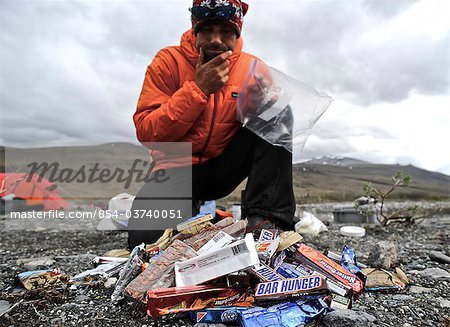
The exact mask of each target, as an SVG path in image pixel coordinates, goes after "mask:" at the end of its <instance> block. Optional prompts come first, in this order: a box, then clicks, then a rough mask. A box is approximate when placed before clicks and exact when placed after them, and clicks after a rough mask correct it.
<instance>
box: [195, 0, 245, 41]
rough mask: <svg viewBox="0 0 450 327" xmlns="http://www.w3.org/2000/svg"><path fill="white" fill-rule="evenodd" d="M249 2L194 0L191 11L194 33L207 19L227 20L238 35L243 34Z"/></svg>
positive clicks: (236, 0) (238, 0)
mask: <svg viewBox="0 0 450 327" xmlns="http://www.w3.org/2000/svg"><path fill="white" fill-rule="evenodd" d="M247 10H248V4H246V3H245V2H242V1H240V0H194V2H193V4H192V8H190V9H189V11H190V12H191V22H192V28H193V29H194V33H195V34H197V32H198V30H199V29H200V27H201V26H202V25H203V24H204V23H205V22H207V21H211V20H220V21H225V22H227V24H229V25H230V26H231V27H233V28H234V29H235V30H236V34H237V37H239V36H240V35H241V29H242V23H243V22H244V15H245V14H246V13H247Z"/></svg>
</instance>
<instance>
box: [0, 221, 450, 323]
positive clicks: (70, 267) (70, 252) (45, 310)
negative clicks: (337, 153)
mask: <svg viewBox="0 0 450 327" xmlns="http://www.w3.org/2000/svg"><path fill="white" fill-rule="evenodd" d="M339 227H340V226H339V225H332V226H331V227H330V228H329V230H328V231H327V232H323V233H321V234H320V235H319V236H317V237H307V238H305V241H306V242H307V243H308V244H309V245H312V246H314V247H315V248H317V249H319V250H325V249H330V250H333V251H335V252H339V251H340V250H341V249H342V247H343V246H344V245H345V244H348V245H350V246H352V247H353V248H354V249H355V251H356V253H357V255H358V259H359V261H361V262H363V263H366V264H369V265H370V266H372V267H374V266H392V267H393V266H399V267H401V268H402V269H403V271H405V272H406V274H407V276H408V278H409V279H410V281H411V285H410V286H409V287H408V288H407V289H406V290H404V291H402V292H390V293H363V295H362V296H361V297H360V299H359V300H358V301H356V302H355V303H354V306H353V312H352V314H351V315H350V314H349V313H343V315H344V316H346V317H347V318H346V319H350V320H349V321H350V325H349V326H370V325H375V326H403V327H410V326H449V325H450V318H449V317H450V301H449V294H450V273H449V271H450V265H449V264H443V263H438V262H435V261H433V260H431V259H430V258H429V257H428V253H429V252H430V251H438V252H441V253H444V254H447V255H449V254H450V249H449V244H450V239H449V238H450V237H449V233H448V230H449V229H450V228H449V227H450V217H440V218H437V217H435V218H430V219H428V220H427V221H426V222H425V223H422V224H419V225H412V226H405V225H397V226H388V227H381V226H367V228H366V230H367V233H366V237H364V238H362V239H356V240H355V239H349V238H344V237H342V236H340V234H339ZM125 244H126V233H124V232H98V231H7V232H6V231H3V232H2V237H1V241H0V251H1V252H0V253H1V256H0V290H1V291H0V292H1V293H0V312H2V311H3V309H6V308H8V307H10V306H14V305H15V306H14V307H13V308H12V310H10V311H9V312H8V313H7V314H5V315H3V317H1V318H0V326H110V327H112V326H128V325H133V326H153V325H155V326H156V325H165V326H191V325H192V324H190V323H187V322H175V321H168V322H164V324H162V323H155V322H154V321H152V320H150V319H149V318H147V317H145V316H142V314H140V313H139V312H137V311H136V310H134V309H133V307H132V305H131V304H129V303H121V304H120V305H119V306H113V305H112V304H111V303H110V295H111V293H112V290H113V288H105V287H104V285H97V286H91V287H85V288H78V289H77V290H69V289H68V288H67V287H64V284H63V285H61V286H58V287H54V288H51V289H49V290H47V291H45V292H44V291H40V292H35V291H28V292H25V293H24V292H14V291H13V287H12V285H13V284H14V276H15V275H16V274H17V273H19V272H23V271H27V270H30V269H29V268H30V265H32V264H33V262H31V263H30V262H26V261H24V260H21V259H29V258H46V260H44V261H43V263H42V264H43V265H44V266H36V267H35V268H53V267H58V268H60V269H61V271H62V272H64V273H65V274H67V275H69V276H73V275H75V274H77V273H80V272H82V271H84V270H87V269H90V268H92V264H91V260H92V258H93V257H94V256H96V255H102V254H104V253H105V252H107V251H108V250H111V249H117V248H123V247H124V246H125ZM48 260H50V261H48ZM45 261H47V262H45ZM436 268H437V269H436ZM351 316H355V317H356V318H351ZM339 319H340V317H339V312H337V313H336V314H335V315H330V316H329V319H325V321H324V324H326V325H327V326H333V325H334V326H346V324H345V322H342V321H340V320H339ZM351 319H353V320H351ZM346 323H349V322H348V321H347V322H346Z"/></svg>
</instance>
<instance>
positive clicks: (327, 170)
mask: <svg viewBox="0 0 450 327" xmlns="http://www.w3.org/2000/svg"><path fill="white" fill-rule="evenodd" d="M344 162H349V163H350V162H353V163H352V164H346V165H344V164H342V161H341V164H337V163H333V164H323V163H321V164H317V163H309V162H305V163H300V164H295V165H294V167H293V168H294V169H293V171H294V172H293V174H294V184H295V191H296V196H297V199H298V200H299V199H302V202H323V201H350V200H353V199H354V198H356V197H358V196H360V195H362V185H363V182H364V181H367V182H371V183H372V184H373V185H374V186H375V187H378V188H381V189H383V190H386V189H388V188H389V186H390V185H392V176H394V175H395V173H396V172H398V171H402V172H404V173H406V174H408V175H410V176H411V177H412V182H411V185H410V186H409V187H404V188H397V189H396V191H395V192H393V193H392V196H391V197H390V198H392V199H394V198H395V199H405V200H406V199H408V200H419V199H421V200H450V176H447V175H445V174H441V173H438V172H432V171H428V170H424V169H421V168H417V167H415V166H412V165H406V166H403V165H398V164H397V165H382V164H371V163H365V162H363V161H359V160H355V159H350V158H345V160H344Z"/></svg>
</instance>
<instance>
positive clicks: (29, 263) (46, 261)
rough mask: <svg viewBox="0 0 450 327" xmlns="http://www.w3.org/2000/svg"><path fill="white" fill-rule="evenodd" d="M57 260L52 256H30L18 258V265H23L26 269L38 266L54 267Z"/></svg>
mask: <svg viewBox="0 0 450 327" xmlns="http://www.w3.org/2000/svg"><path fill="white" fill-rule="evenodd" d="M54 263H55V260H53V259H52V258H50V257H41V258H29V259H19V260H17V264H18V265H23V266H24V268H25V269H28V270H36V269H37V268H53V264H54Z"/></svg>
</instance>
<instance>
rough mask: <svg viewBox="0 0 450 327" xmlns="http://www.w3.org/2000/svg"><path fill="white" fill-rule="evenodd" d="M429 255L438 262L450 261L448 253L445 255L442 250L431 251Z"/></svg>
mask: <svg viewBox="0 0 450 327" xmlns="http://www.w3.org/2000/svg"><path fill="white" fill-rule="evenodd" d="M428 256H429V257H430V259H431V260H433V261H437V262H441V263H450V257H449V256H448V255H445V254H444V253H442V252H438V251H430V253H428Z"/></svg>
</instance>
